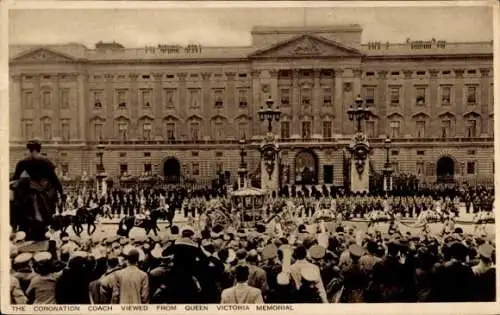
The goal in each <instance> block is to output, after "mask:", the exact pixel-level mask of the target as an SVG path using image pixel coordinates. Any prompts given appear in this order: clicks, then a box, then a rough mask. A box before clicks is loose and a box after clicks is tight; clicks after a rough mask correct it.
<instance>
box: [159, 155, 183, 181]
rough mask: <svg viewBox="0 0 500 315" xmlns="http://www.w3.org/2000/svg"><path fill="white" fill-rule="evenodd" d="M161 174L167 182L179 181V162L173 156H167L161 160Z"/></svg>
mask: <svg viewBox="0 0 500 315" xmlns="http://www.w3.org/2000/svg"><path fill="white" fill-rule="evenodd" d="M163 176H165V180H166V181H167V182H169V183H179V182H180V181H181V164H180V163H179V160H177V159H176V158H174V157H171V158H167V159H166V160H165V161H164V162H163Z"/></svg>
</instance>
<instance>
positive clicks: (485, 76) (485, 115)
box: [479, 68, 490, 134]
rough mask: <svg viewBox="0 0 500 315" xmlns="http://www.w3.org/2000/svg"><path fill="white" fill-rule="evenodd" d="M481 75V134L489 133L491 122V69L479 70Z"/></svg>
mask: <svg viewBox="0 0 500 315" xmlns="http://www.w3.org/2000/svg"><path fill="white" fill-rule="evenodd" d="M479 71H480V73H481V81H480V91H481V99H480V102H481V122H480V123H481V130H480V132H481V134H487V133H488V121H489V116H490V113H489V106H488V105H489V104H488V103H489V95H488V94H489V92H490V80H489V76H490V69H489V68H481V69H479Z"/></svg>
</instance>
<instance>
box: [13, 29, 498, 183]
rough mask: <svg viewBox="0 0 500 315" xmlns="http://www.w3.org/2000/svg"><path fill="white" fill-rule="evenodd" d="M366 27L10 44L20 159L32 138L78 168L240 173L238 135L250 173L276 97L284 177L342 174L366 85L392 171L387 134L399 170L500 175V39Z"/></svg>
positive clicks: (203, 176)
mask: <svg viewBox="0 0 500 315" xmlns="http://www.w3.org/2000/svg"><path fill="white" fill-rule="evenodd" d="M361 33H362V29H361V28H360V27H359V26H357V25H346V26H334V27H303V28H292V27H282V28H276V27H273V28H267V27H255V28H254V29H253V30H252V44H251V46H249V47H201V46H198V45H189V46H187V47H181V46H177V45H158V46H156V47H145V48H134V49H130V48H124V47H123V46H122V45H120V44H119V43H115V42H114V43H102V42H99V43H97V44H96V46H95V48H92V49H90V48H88V47H86V46H84V45H81V44H74V43H70V44H66V45H46V46H11V47H10V122H11V124H10V141H11V145H10V153H11V155H10V162H11V168H13V167H14V165H15V162H16V161H17V160H19V159H20V158H22V157H23V155H24V154H25V146H24V145H25V141H26V140H27V139H29V138H32V137H38V138H41V139H42V141H43V144H44V152H45V153H46V154H47V156H48V157H50V158H51V159H52V160H53V161H55V162H56V164H57V165H58V171H59V172H60V173H63V174H65V175H67V176H72V177H79V176H81V175H82V174H88V175H89V176H94V175H95V173H96V165H97V164H98V163H99V157H98V149H97V145H98V144H99V143H102V144H104V145H105V150H104V153H103V160H104V166H105V168H106V171H107V173H108V174H109V175H110V176H112V177H114V178H118V177H120V175H121V174H123V173H124V172H126V173H128V174H130V175H135V176H139V175H141V174H143V173H144V172H150V173H153V174H159V175H161V176H167V177H169V178H171V177H172V176H173V178H177V176H179V177H180V178H184V179H186V178H190V179H195V180H197V181H204V180H208V179H212V178H214V177H215V176H216V173H217V172H219V171H222V172H228V173H227V175H229V176H230V177H231V181H234V180H236V176H237V175H236V173H237V169H238V166H239V161H240V158H239V152H240V145H239V140H240V139H241V138H243V137H244V138H245V139H246V143H247V144H246V151H247V157H246V161H247V162H248V164H249V169H250V173H254V172H256V171H257V170H258V165H259V163H258V162H259V158H260V157H259V152H258V146H259V144H260V142H261V139H262V137H263V134H264V132H265V131H266V125H265V123H263V122H261V121H260V120H259V116H258V110H259V109H260V108H261V106H264V105H265V101H266V100H267V99H268V98H269V97H271V98H272V99H273V100H274V102H275V106H279V107H280V109H281V111H282V116H281V119H280V121H279V122H275V123H274V124H273V131H274V132H275V133H276V134H277V135H278V136H279V144H280V147H281V159H282V163H283V176H282V181H283V182H284V183H290V184H293V183H301V182H303V183H304V182H305V183H318V184H323V183H326V184H335V185H342V183H343V176H344V170H343V168H344V163H343V161H344V157H345V156H346V149H347V146H348V144H349V140H350V138H351V136H352V134H353V132H354V122H352V121H350V120H349V119H348V115H347V109H348V108H349V107H350V106H352V105H353V104H354V100H355V99H356V97H357V95H358V94H359V95H361V97H362V98H363V99H364V100H365V102H366V104H367V105H369V106H370V108H371V110H372V113H373V115H371V117H370V119H369V120H368V121H366V122H364V123H363V130H364V131H365V132H366V133H367V135H368V136H369V138H370V143H371V145H372V146H373V147H374V150H373V154H372V156H371V161H372V165H373V168H374V169H375V170H380V169H381V168H382V166H383V164H384V162H385V160H386V152H387V151H386V148H385V147H384V141H385V139H386V137H388V136H389V137H390V138H391V140H392V142H391V147H390V149H389V155H390V160H391V163H392V164H393V167H394V168H395V170H396V172H405V173H412V174H416V175H417V176H418V177H419V178H420V179H421V180H422V181H426V182H435V181H436V180H439V178H440V176H443V175H450V174H451V175H453V177H454V178H455V179H459V180H462V179H467V180H470V181H483V180H487V179H490V180H492V176H491V174H492V172H493V168H494V166H493V159H494V157H493V129H494V127H493V46H492V42H473V43H449V42H445V41H441V40H435V39H432V40H429V41H412V40H410V39H408V40H407V42H405V43H396V44H394V43H383V42H371V43H361Z"/></svg>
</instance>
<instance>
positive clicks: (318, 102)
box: [312, 69, 323, 135]
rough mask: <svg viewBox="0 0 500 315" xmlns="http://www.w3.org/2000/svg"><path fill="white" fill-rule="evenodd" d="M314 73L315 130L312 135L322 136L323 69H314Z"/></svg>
mask: <svg viewBox="0 0 500 315" xmlns="http://www.w3.org/2000/svg"><path fill="white" fill-rule="evenodd" d="M313 73H314V85H313V90H312V114H313V130H312V135H314V134H317V135H322V132H321V129H322V126H323V125H322V123H321V117H320V114H321V107H322V106H323V100H322V99H321V94H322V93H321V82H320V75H321V69H313Z"/></svg>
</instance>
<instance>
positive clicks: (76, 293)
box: [56, 251, 91, 304]
mask: <svg viewBox="0 0 500 315" xmlns="http://www.w3.org/2000/svg"><path fill="white" fill-rule="evenodd" d="M89 269H90V268H89V266H88V261H87V253H86V252H81V251H77V252H74V253H73V254H72V257H71V259H70V261H69V263H68V266H67V267H66V268H64V270H63V271H62V274H61V276H60V277H59V279H58V280H57V284H56V300H57V304H89V303H90V299H89V291H88V288H89V283H90V271H91V270H89Z"/></svg>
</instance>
